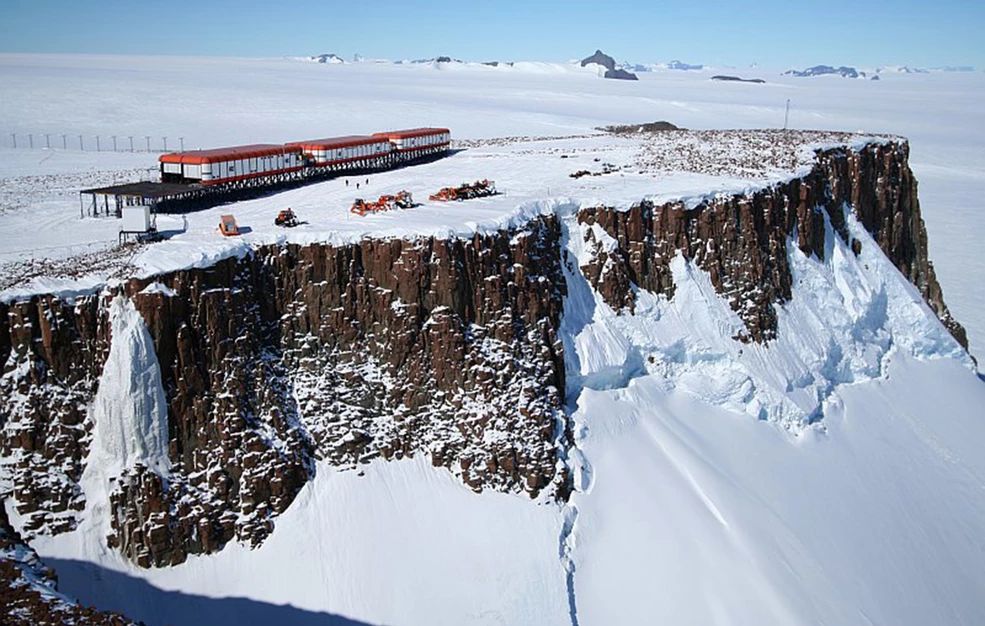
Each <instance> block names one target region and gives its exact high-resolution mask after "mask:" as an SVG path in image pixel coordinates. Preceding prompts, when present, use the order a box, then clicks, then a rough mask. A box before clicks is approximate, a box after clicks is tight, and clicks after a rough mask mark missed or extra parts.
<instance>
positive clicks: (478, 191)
mask: <svg viewBox="0 0 985 626" xmlns="http://www.w3.org/2000/svg"><path fill="white" fill-rule="evenodd" d="M496 194H497V191H496V183H494V182H493V181H491V180H489V179H488V178H485V179H483V180H477V181H475V182H474V183H462V184H461V185H459V186H458V187H444V188H442V189H441V190H439V191H438V192H437V193H434V194H431V196H430V197H429V198H428V199H429V200H432V201H435V202H449V201H451V200H471V199H473V198H485V197H487V196H495V195H496Z"/></svg>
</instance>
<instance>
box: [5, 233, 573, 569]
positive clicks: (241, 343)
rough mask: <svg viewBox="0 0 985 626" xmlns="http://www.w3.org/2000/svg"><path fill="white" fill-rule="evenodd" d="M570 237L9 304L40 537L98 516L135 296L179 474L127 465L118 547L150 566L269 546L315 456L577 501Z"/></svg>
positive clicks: (448, 247)
mask: <svg viewBox="0 0 985 626" xmlns="http://www.w3.org/2000/svg"><path fill="white" fill-rule="evenodd" d="M559 238H560V227H559V223H558V220H557V219H555V218H553V217H551V218H544V219H542V220H538V221H535V222H532V223H530V224H528V225H527V226H526V227H525V228H523V229H521V230H514V231H508V232H507V231H504V232H500V233H498V234H495V235H490V236H479V235H477V236H475V237H474V238H472V239H470V240H462V239H450V240H435V239H421V240H414V241H405V240H388V241H381V240H373V239H367V240H364V241H362V242H361V243H359V244H357V245H348V246H340V247H331V246H309V247H297V246H287V247H276V246H275V247H267V248H261V249H258V250H257V251H256V252H255V254H253V255H252V256H250V257H247V258H245V259H241V260H236V259H228V260H226V261H223V262H220V263H218V264H217V265H215V266H213V267H211V268H208V269H204V270H189V271H180V272H175V273H173V274H170V275H167V276H161V277H158V278H156V279H155V280H153V282H151V281H136V280H134V281H131V282H129V283H127V284H125V285H122V286H120V287H118V288H116V289H113V290H108V291H106V292H104V293H103V294H99V295H91V296H86V297H82V298H78V299H76V300H75V301H74V302H69V301H59V300H57V299H55V298H53V297H50V296H46V297H36V298H33V299H31V300H28V301H24V302H19V303H16V304H12V305H5V306H4V307H3V310H0V314H2V319H3V320H4V321H3V322H2V323H3V326H2V327H0V328H2V330H0V337H2V340H0V341H2V342H3V343H2V344H0V350H3V353H0V358H2V359H3V361H4V362H5V363H6V366H5V368H4V374H3V376H2V378H0V394H2V400H3V406H2V408H0V411H2V413H0V417H2V421H3V424H4V429H3V440H2V445H3V456H4V459H5V462H6V463H7V468H6V472H7V475H8V476H9V481H10V483H11V487H12V491H13V495H14V497H15V499H16V502H17V509H18V511H19V512H20V513H22V514H23V515H25V516H26V523H25V529H26V530H29V531H31V532H51V533H57V532H62V531H66V530H70V529H72V528H73V527H74V525H75V522H76V520H77V518H78V513H79V512H80V511H81V510H82V508H83V505H84V501H83V497H82V491H81V488H80V486H79V482H80V479H81V474H82V466H83V464H84V462H85V459H86V456H87V451H88V448H89V447H90V445H91V444H92V443H93V442H92V434H91V430H92V429H91V422H92V420H91V419H89V420H87V419H86V409H87V407H88V406H89V405H90V404H91V403H92V399H93V397H94V395H95V393H96V387H97V384H98V379H99V372H100V370H101V367H102V363H103V362H104V361H105V359H106V356H107V353H108V345H109V342H110V341H111V338H110V337H109V334H110V332H111V327H112V324H111V323H110V320H109V317H108V316H109V314H108V310H109V306H108V303H109V301H110V300H111V299H113V298H115V297H118V296H120V295H122V296H123V297H126V298H128V299H129V300H130V301H132V303H133V305H134V306H135V308H136V310H137V311H139V313H140V315H141V317H142V318H143V320H144V322H145V323H146V326H147V330H148V332H149V334H150V336H151V338H152V339H153V344H154V349H155V352H156V358H157V363H158V366H159V368H160V373H161V381H162V384H163V386H164V390H165V395H166V398H167V403H168V411H167V414H168V440H169V444H168V457H169V460H170V463H171V469H170V471H169V472H168V473H167V474H166V475H161V474H159V473H158V472H157V471H154V470H152V469H150V468H148V467H145V466H144V465H141V464H139V463H138V464H134V465H133V466H131V467H128V468H126V470H125V471H124V473H123V474H122V475H121V476H119V477H118V479H117V480H116V481H115V486H114V488H113V490H112V493H111V494H110V499H111V502H112V516H111V517H112V528H113V533H112V535H111V536H110V537H109V543H110V545H111V546H114V547H118V548H119V549H121V550H122V551H123V552H124V553H125V554H127V555H128V556H129V557H130V558H132V559H134V560H135V561H136V562H137V563H139V564H140V565H143V566H149V565H168V564H175V563H179V562H181V561H183V560H184V559H185V557H186V555H187V554H188V553H201V552H211V551H214V550H217V549H219V548H221V547H222V545H223V544H224V543H226V542H227V541H229V540H230V539H232V538H233V537H236V538H238V539H239V540H241V541H244V542H247V543H253V544H256V543H259V542H260V541H262V540H263V539H264V538H265V537H266V535H267V534H268V533H269V532H270V530H271V528H272V518H273V517H274V516H276V515H277V514H279V513H281V512H283V511H284V510H285V509H286V508H287V506H288V505H289V504H290V503H291V501H292V500H293V498H294V496H295V495H296V494H297V492H298V490H299V489H300V488H301V486H303V485H304V484H305V482H306V481H307V480H308V479H309V477H310V476H311V474H312V472H314V471H315V465H314V461H315V459H327V460H329V461H330V462H331V463H332V464H334V465H336V466H354V465H356V464H358V463H363V462H367V461H369V460H371V459H374V458H378V457H383V458H387V459H391V458H396V459H399V458H401V457H404V456H411V455H414V454H427V455H428V456H429V457H430V459H431V461H432V463H433V464H434V465H437V466H444V467H447V468H448V469H450V470H451V471H452V472H453V473H455V474H456V475H458V476H459V477H460V478H461V480H462V481H463V482H464V483H465V484H467V485H469V486H470V487H472V488H473V489H475V490H477V491H478V490H482V489H485V488H493V489H499V490H503V491H517V492H526V493H528V494H530V495H531V496H537V495H539V494H540V493H541V492H543V491H545V490H547V491H548V492H549V493H550V494H552V495H558V494H562V495H563V492H564V490H565V489H566V478H565V473H564V471H563V464H561V463H560V462H559V455H560V449H561V446H562V444H563V439H564V437H565V433H564V427H563V419H562V414H561V411H560V406H561V401H562V394H563V389H564V379H563V372H564V368H563V365H562V358H563V357H562V354H561V348H560V342H559V340H558V338H557V336H556V329H557V328H558V325H559V318H560V312H561V308H562V297H563V295H564V282H563V280H562V279H561V271H560V265H559V257H558V254H557V251H558V246H559V244H558V241H559ZM52 398H54V399H56V400H57V401H56V402H52V401H51V399H52ZM135 400H136V399H134V401H135ZM122 401H126V399H123V400H122ZM97 419H98V418H97Z"/></svg>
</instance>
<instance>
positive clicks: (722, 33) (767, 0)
mask: <svg viewBox="0 0 985 626" xmlns="http://www.w3.org/2000/svg"><path fill="white" fill-rule="evenodd" d="M983 27H985V1H982V0H972V1H965V0H937V1H936V2H929V1H927V0H923V1H913V0H897V1H893V2H890V1H885V0H853V1H845V0H828V1H825V2H817V1H807V0H785V1H781V0H763V1H760V2H702V1H701V0H690V1H688V0H672V1H668V2H660V1H658V0H651V1H645V0H612V1H609V2H606V1H604V0H595V1H593V2H587V1H582V0H566V1H555V0H546V1H541V2H538V1H536V0H499V1H496V2H483V1H473V2H468V0H430V1H428V2H411V1H408V0H402V1H395V0H376V1H374V0H362V1H359V0H346V1H344V2H338V1H334V0H291V1H289V2H274V1H272V0H266V1H265V2H255V1H254V0H195V1H188V0H169V1H166V2H165V1H160V0H126V1H124V0H99V1H95V0H0V52H36V53H94V54H150V55H158V54H187V55H209V56H249V57H257V56H260V57H269V56H295V55H310V54H319V53H328V52H335V53H338V54H339V55H340V56H343V57H344V58H351V57H352V56H353V55H354V54H361V55H363V56H366V57H371V58H387V59H393V60H396V59H413V58H427V57H433V56H437V55H448V56H452V57H455V58H461V59H463V60H471V61H489V60H507V61H508V60H544V61H563V60H568V59H575V58H580V57H584V56H587V55H589V54H590V53H592V52H593V51H594V50H595V49H596V48H601V49H602V50H603V51H605V52H607V53H608V54H610V55H612V56H614V57H615V58H616V59H617V60H620V61H630V62H635V63H648V62H656V61H668V60H672V59H680V60H682V61H685V62H689V63H705V64H713V65H735V66H743V65H749V64H753V63H755V64H759V65H762V66H765V67H782V68H785V67H800V66H807V65H816V64H821V63H824V64H829V65H858V66H874V65H916V66H928V67H932V66H940V65H975V66H978V67H979V68H985V43H983V41H985V37H982V36H981V31H982V29H983Z"/></svg>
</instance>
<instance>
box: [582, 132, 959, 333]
mask: <svg viewBox="0 0 985 626" xmlns="http://www.w3.org/2000/svg"><path fill="white" fill-rule="evenodd" d="M908 156H909V147H908V145H907V144H905V143H894V142H888V143H885V144H881V145H880V144H873V145H869V146H867V147H865V148H863V149H861V150H858V151H854V150H847V149H843V148H839V149H832V150H825V151H820V152H819V153H818V154H817V164H816V165H815V167H814V168H813V169H812V171H811V172H810V173H809V174H807V175H806V176H804V177H802V178H798V179H794V180H792V181H790V182H788V183H783V184H777V185H773V186H771V187H768V188H766V189H763V190H760V191H758V192H755V193H753V194H751V195H734V196H726V197H718V198H716V199H714V200H713V201H710V202H706V203H703V204H701V205H699V206H697V207H694V208H690V209H689V208H686V207H684V206H683V205H682V204H680V203H673V202H672V203H667V204H662V205H654V204H651V203H648V202H643V203H640V204H638V205H636V206H634V207H633V208H632V209H630V210H629V211H620V210H616V209H612V208H605V207H599V208H589V209H583V210H582V211H581V212H580V213H579V216H578V219H579V221H580V222H581V223H583V224H589V225H595V224H597V225H598V226H600V227H601V228H602V229H603V231H604V233H605V234H606V235H607V236H608V238H611V240H612V241H614V242H615V243H614V244H613V243H611V241H607V242H602V241H598V239H599V238H598V237H596V236H595V235H594V231H589V237H590V238H592V239H594V240H595V241H594V242H593V244H592V245H593V246H594V247H595V250H596V254H595V258H594V259H593V261H592V262H590V263H589V264H587V265H586V266H585V267H583V268H582V271H583V272H584V273H585V275H586V277H588V279H589V280H590V281H591V283H592V285H593V286H594V287H595V288H596V289H597V290H598V291H599V293H600V294H602V296H603V297H604V298H605V300H606V302H607V303H608V304H609V305H610V306H612V307H613V308H615V309H617V310H619V309H627V308H628V309H630V310H632V308H633V305H634V294H633V291H632V289H631V288H630V286H631V284H635V285H638V286H640V287H642V288H643V289H647V290H649V291H652V292H654V293H662V294H665V295H667V297H672V296H673V293H674V282H673V280H672V278H671V271H670V261H671V259H673V257H674V256H675V255H676V254H678V253H680V254H683V255H684V257H685V258H686V259H688V260H690V261H693V262H695V263H696V264H697V265H698V266H699V267H701V268H702V269H704V270H706V271H707V272H708V273H709V275H710V277H711V281H712V283H713V284H714V285H715V288H716V289H717V290H718V291H719V293H721V294H722V296H723V297H725V298H726V299H727V300H728V301H729V303H730V304H731V306H732V308H733V310H735V312H736V313H737V314H738V315H739V317H740V318H741V319H742V320H743V321H744V322H745V325H746V331H745V332H744V333H743V334H741V335H740V336H739V337H738V338H739V339H742V340H744V341H760V342H761V341H768V340H770V339H772V338H774V337H775V336H776V329H777V318H776V312H775V310H774V304H778V303H783V302H786V301H787V300H789V299H790V296H791V275H790V267H789V265H788V263H787V242H788V240H789V239H790V238H791V237H795V238H796V245H797V246H798V247H799V248H800V249H801V250H802V251H803V252H804V253H805V254H813V255H815V256H817V257H818V258H821V259H823V258H824V242H825V220H828V221H830V223H831V225H832V227H833V228H834V230H835V232H836V233H837V234H838V236H840V237H841V238H842V239H843V240H844V241H845V242H846V243H847V244H849V245H851V246H852V247H853V248H854V249H856V251H857V250H858V246H860V243H859V242H858V241H857V240H851V241H850V238H849V234H848V231H847V229H846V227H845V214H844V207H846V206H849V207H851V210H852V211H854V213H855V215H856V216H857V217H858V218H859V220H860V221H861V223H862V224H863V225H864V226H865V228H866V230H867V231H868V232H869V233H871V235H872V236H873V238H874V239H875V240H876V242H877V243H878V244H879V246H880V248H882V250H883V252H884V253H885V254H886V255H887V256H888V257H889V258H890V259H891V260H892V262H893V263H894V264H895V265H896V267H897V268H898V269H899V270H900V272H902V274H903V275H904V276H906V277H907V279H909V280H910V282H911V283H913V284H914V285H915V286H916V287H917V288H918V289H919V290H920V293H921V295H923V297H924V300H926V302H927V304H928V305H930V307H931V308H932V309H933V310H934V312H935V313H936V314H937V316H938V317H939V318H940V319H941V321H942V322H943V323H944V325H945V326H946V327H947V328H948V329H949V330H950V331H951V334H952V335H953V336H954V338H955V339H957V341H958V342H959V343H960V344H961V345H962V346H964V347H966V348H967V345H968V343H967V337H966V335H965V331H964V329H963V328H962V327H961V325H960V324H958V322H957V321H956V320H955V319H954V318H953V317H952V316H951V314H950V312H949V311H948V309H947V306H946V305H945V304H944V299H943V296H942V294H941V288H940V285H939V284H938V282H937V277H936V274H935V273H934V267H933V264H932V263H931V262H930V260H929V258H928V256H927V231H926V228H925V227H924V223H923V218H922V217H921V215H920V203H919V201H918V199H917V183H916V180H915V179H914V177H913V173H912V172H911V171H910V168H909V165H908Z"/></svg>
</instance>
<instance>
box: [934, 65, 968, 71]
mask: <svg viewBox="0 0 985 626" xmlns="http://www.w3.org/2000/svg"><path fill="white" fill-rule="evenodd" d="M933 69H934V70H936V71H938V72H974V71H975V67H974V66H972V65H944V66H941V67H935V68H933Z"/></svg>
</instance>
